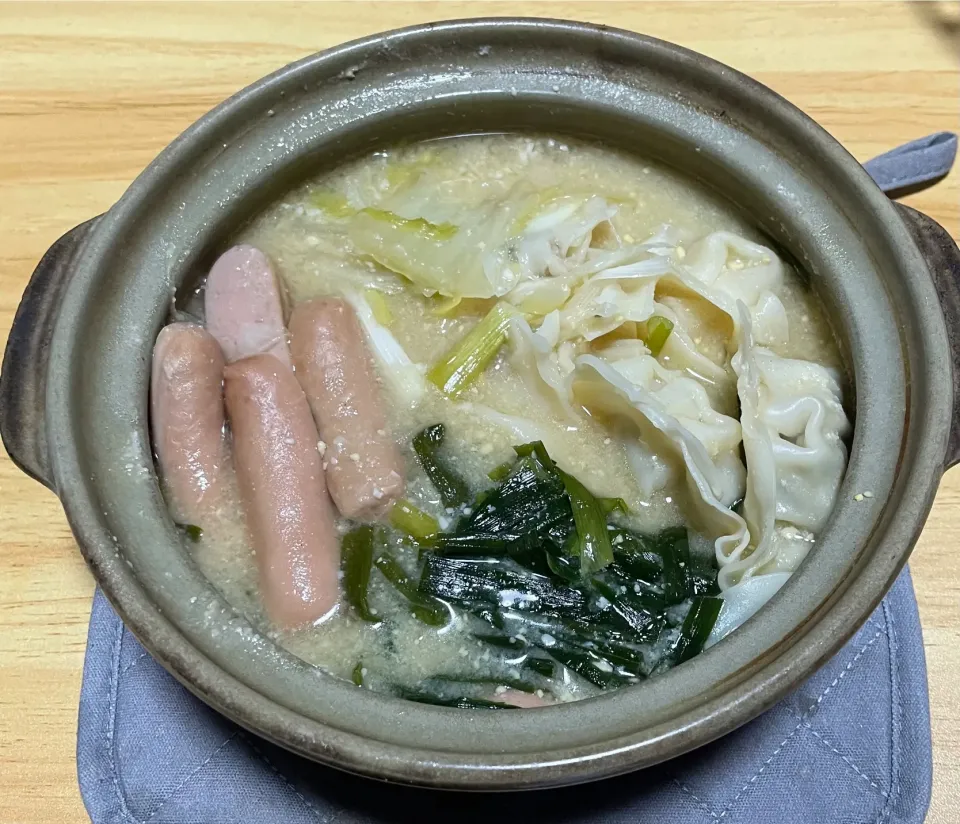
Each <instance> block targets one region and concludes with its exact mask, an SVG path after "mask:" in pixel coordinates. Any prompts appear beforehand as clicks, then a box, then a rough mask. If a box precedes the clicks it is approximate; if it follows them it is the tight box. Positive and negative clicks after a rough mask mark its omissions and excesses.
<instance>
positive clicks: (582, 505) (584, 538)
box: [557, 469, 613, 576]
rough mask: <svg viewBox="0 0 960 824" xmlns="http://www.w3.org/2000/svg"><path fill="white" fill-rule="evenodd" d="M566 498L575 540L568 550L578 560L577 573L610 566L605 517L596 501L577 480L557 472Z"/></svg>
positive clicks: (610, 548)
mask: <svg viewBox="0 0 960 824" xmlns="http://www.w3.org/2000/svg"><path fill="white" fill-rule="evenodd" d="M557 472H558V473H559V474H560V477H561V478H562V479H563V486H564V489H566V491H567V495H568V496H569V497H570V506H571V507H572V509H573V520H574V523H575V524H576V527H577V531H576V538H575V539H574V540H573V541H572V545H571V546H570V551H571V552H572V554H573V555H575V556H577V557H578V558H579V559H580V573H581V575H584V576H587V575H590V574H591V573H594V572H597V571H598V570H601V569H603V568H604V567H605V566H609V565H610V564H612V563H613V547H612V546H611V545H610V534H609V532H608V531H607V516H606V514H605V513H604V511H603V507H602V506H601V505H600V502H599V501H598V500H597V499H596V498H595V497H594V496H593V494H592V493H591V492H590V490H588V489H587V488H586V487H585V486H584V485H583V484H582V483H580V481H578V480H577V479H576V478H574V477H573V475H569V474H567V473H566V472H564V471H563V470H562V469H558V470H557Z"/></svg>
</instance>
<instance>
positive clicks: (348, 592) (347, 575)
mask: <svg viewBox="0 0 960 824" xmlns="http://www.w3.org/2000/svg"><path fill="white" fill-rule="evenodd" d="M373 543H374V529H373V527H371V526H361V527H357V528H356V529H354V530H353V531H351V532H348V533H347V534H346V535H344V536H343V541H342V543H341V548H342V552H343V590H344V593H343V594H344V597H345V598H346V600H347V603H348V604H350V606H352V607H353V608H354V609H355V610H356V611H357V614H358V615H359V616H360V617H361V618H362V619H363V620H364V621H368V622H370V623H376V622H377V621H379V620H380V619H379V618H377V616H376V615H375V614H374V613H373V612H371V610H370V606H369V604H368V603H367V588H368V586H369V584H370V572H371V570H372V569H373Z"/></svg>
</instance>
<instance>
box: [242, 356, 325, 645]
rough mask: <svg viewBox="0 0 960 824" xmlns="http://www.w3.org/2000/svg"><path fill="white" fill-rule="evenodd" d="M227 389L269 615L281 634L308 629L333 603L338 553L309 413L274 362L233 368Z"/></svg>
mask: <svg viewBox="0 0 960 824" xmlns="http://www.w3.org/2000/svg"><path fill="white" fill-rule="evenodd" d="M224 386H225V393H226V401H227V415H228V417H229V418H230V425H231V427H232V429H233V455H234V464H235V466H236V473H237V481H238V483H239V486H240V494H241V497H242V500H243V506H244V512H245V514H246V521H247V526H248V528H249V530H250V534H251V536H252V538H253V545H254V549H255V550H256V554H257V563H258V566H259V568H260V581H261V591H262V593H263V599H264V604H265V606H266V609H267V614H268V615H269V616H270V618H271V619H272V620H273V621H274V622H275V623H276V624H278V625H280V626H283V627H288V628H293V627H298V626H302V625H303V624H308V623H312V622H314V621H316V620H318V619H319V618H322V617H323V616H325V615H326V614H327V613H329V612H330V610H331V609H333V607H334V606H335V605H336V603H337V597H338V573H339V569H340V546H339V543H338V540H337V533H336V528H335V524H334V511H333V506H332V504H331V503H330V498H329V496H328V495H327V490H326V486H325V484H324V476H323V468H322V466H321V464H320V453H319V452H318V451H317V441H318V436H317V429H316V426H315V425H314V423H313V417H312V416H311V414H310V407H309V405H308V404H307V399H306V398H305V397H304V395H303V390H302V389H301V388H300V384H298V383H297V379H296V378H295V377H294V375H293V372H291V371H290V369H289V368H287V367H286V366H284V365H283V364H282V363H280V361H279V360H277V359H276V358H275V357H273V356H272V355H254V356H252V357H249V358H244V359H242V360H238V361H236V362H234V363H232V364H230V365H229V366H227V368H226V369H225V370H224Z"/></svg>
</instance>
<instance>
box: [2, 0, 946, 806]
mask: <svg viewBox="0 0 960 824" xmlns="http://www.w3.org/2000/svg"><path fill="white" fill-rule="evenodd" d="M487 14H495V15H512V14H528V15H538V16H548V17H568V18H576V19H583V20H591V21H595V22H602V23H607V24H610V25H614V26H620V27H623V28H629V29H635V30H637V31H642V32H645V33H647V34H652V35H655V36H658V37H662V38H665V39H667V40H672V41H674V42H677V43H681V44H683V45H685V46H687V47H689V48H692V49H695V50H697V51H700V52H703V53H705V54H708V55H710V56H712V57H714V58H717V59H719V60H721V61H723V62H725V63H728V64H730V65H732V66H734V67H736V68H737V69H740V70H741V71H744V72H747V73H749V74H751V75H753V76H754V77H756V78H757V79H759V80H760V81H761V82H763V83H766V84H768V85H769V86H771V87H772V88H774V89H775V90H777V91H778V92H780V93H781V94H782V95H784V96H785V97H787V98H789V99H790V100H792V101H793V102H794V103H796V104H797V105H799V106H800V107H801V108H803V109H804V110H805V111H807V112H808V113H809V114H810V115H811V116H813V117H814V118H815V119H817V120H818V121H819V122H820V123H822V124H823V125H824V126H825V127H826V128H827V129H828V130H829V131H830V132H831V133H833V134H834V135H835V136H836V137H837V138H838V139H839V140H840V141H841V142H842V143H844V144H845V145H846V146H847V147H848V148H849V150H850V151H851V152H852V153H853V154H854V155H855V156H856V157H857V158H858V159H861V160H866V159H867V158H869V157H871V156H872V155H875V154H877V153H879V152H881V151H884V150H885V149H887V148H890V147H892V146H895V145H896V144H898V143H902V142H904V141H907V140H910V139H912V138H915V137H919V136H921V135H924V134H927V133H929V132H933V131H937V130H941V129H954V130H956V129H957V127H958V123H957V120H958V88H960V86H958V77H960V74H958V64H960V50H958V46H960V41H958V36H960V34H958V32H960V7H958V5H957V4H956V3H934V4H929V5H924V6H920V5H909V4H900V3H876V2H871V3H837V4H833V3H831V4H826V3H824V4H808V3H801V2H794V3H785V4H774V3H766V2H750V3H726V2H712V3H703V4H697V3H677V2H664V3H649V4H648V3H642V2H623V3H617V2H522V0H515V1H514V2H510V3H489V2H384V3H367V2H359V0H351V1H350V2H336V3H314V4H307V5H299V4H288V3H270V4H262V5H261V4H254V3H242V4H237V5H227V4H218V3H212V4H206V3H188V4H166V3H150V4H145V5H134V4H127V3H103V4H98V5H88V4H79V3H67V4H62V5H58V4H53V3H49V4H48V3H27V4H0V344H2V343H4V342H5V340H6V333H7V330H8V329H9V326H10V323H11V322H12V319H13V313H14V310H15V309H16V306H17V303H18V301H19V298H20V294H21V292H22V291H23V288H24V286H25V285H26V283H27V279H28V278H29V276H30V273H31V271H32V269H33V266H34V264H35V263H36V261H37V260H39V258H40V256H41V255H42V254H43V252H44V251H45V250H46V248H47V247H48V246H49V245H50V244H51V243H52V242H53V241H54V240H55V239H56V238H57V237H58V236H59V235H60V234H62V233H63V232H64V231H66V230H67V229H69V228H70V227H72V226H74V225H76V224H77V223H80V222H81V221H83V220H85V219H86V218H88V217H91V216H92V215H95V214H97V213H99V212H101V211H103V210H105V209H107V208H108V207H109V206H110V205H111V204H112V203H114V201H116V200H117V198H118V197H119V196H120V195H121V194H122V193H123V191H124V189H125V188H126V186H127V185H128V184H129V183H130V181H131V180H132V179H133V178H134V176H135V175H136V174H137V173H138V172H140V170H141V169H142V168H143V167H144V166H146V165H147V164H148V163H149V162H150V160H151V159H153V157H154V156H155V155H156V154H157V153H158V152H159V151H160V150H161V149H162V148H163V147H164V146H165V145H166V144H167V143H168V142H169V141H170V140H171V139H172V138H174V137H175V136H176V135H177V134H178V133H179V132H181V131H182V130H183V129H184V128H185V127H186V126H188V125H189V124H190V123H192V122H193V121H194V120H195V119H196V118H198V117H199V116H200V115H202V114H203V113H204V112H205V111H207V110H208V109H209V108H211V107H212V106H214V105H215V104H216V103H218V102H220V101H221V100H222V99H223V98H225V97H226V96H228V95H230V94H231V93H233V92H234V91H236V90H237V89H239V88H240V87H242V86H244V85H246V84H247V83H250V82H252V81H254V80H256V79H257V78H259V77H261V76H262V75H264V74H267V73H268V72H271V71H273V70H274V69H276V68H279V67H280V66H282V65H284V64H286V63H288V62H290V61H292V60H295V59H297V58H300V57H303V56H305V55H307V54H310V53H312V52H314V51H317V50H319V49H323V48H325V47H327V46H332V45H334V44H336V43H339V42H342V41H344V40H349V39H352V38H355V37H359V36H361V35H366V34H369V33H372V32H375V31H377V30H382V29H387V28H393V27H395V26H403V25H408V24H412V23H417V22H421V21H427V20H436V19H441V18H451V17H473V16H482V15H487ZM958 181H960V174H958V173H956V172H955V173H954V174H953V175H951V176H950V177H949V178H948V179H947V180H946V181H944V182H943V183H941V184H940V185H939V186H937V187H936V188H935V189H933V190H931V191H928V192H925V193H922V194H919V195H916V196H914V197H912V198H910V199H909V200H908V202H909V203H910V204H911V205H912V206H914V207H916V208H918V209H921V210H923V211H925V212H927V213H928V214H929V215H931V216H932V217H934V218H935V219H937V220H938V221H940V222H941V223H943V224H944V225H945V226H946V227H947V228H948V230H949V231H950V232H951V234H952V235H953V236H954V237H955V238H956V237H957V236H958V229H960V199H958V193H960V183H958ZM958 534H960V471H957V470H954V471H952V472H949V473H948V474H947V475H946V477H945V479H944V481H943V483H942V485H941V488H940V494H939V496H938V498H937V501H936V505H935V507H934V510H933V513H932V515H931V516H930V520H929V522H928V524H927V527H926V529H925V531H924V533H923V536H922V538H921V540H920V543H919V545H918V547H917V550H916V553H915V555H914V556H913V562H912V567H913V573H914V580H915V583H916V588H917V595H918V598H919V602H920V611H921V615H922V619H923V627H924V640H925V646H926V653H927V663H928V667H929V680H930V694H931V696H930V704H931V711H932V717H933V740H934V760H935V773H934V790H933V803H932V807H931V812H930V816H929V818H928V821H930V822H935V823H936V824H947V822H956V821H958V820H960V812H958V811H960V790H958V787H960V547H958V544H957V541H958ZM92 592H93V582H92V579H91V577H90V575H89V573H88V572H87V570H86V568H85V567H84V565H83V562H82V561H81V559H80V556H79V553H78V552H77V550H76V547H75V544H74V541H73V539H72V536H71V534H70V531H69V529H68V527H67V524H66V521H65V519H64V516H63V512H62V510H61V508H60V505H59V503H58V502H57V499H56V498H55V497H54V496H53V495H52V494H51V493H49V492H47V491H46V490H45V489H43V488H42V487H41V486H39V485H38V484H37V483H35V482H33V481H31V480H29V479H28V478H26V477H25V476H24V475H22V474H21V473H20V472H19V471H18V470H17V469H16V468H15V467H14V466H13V464H12V463H11V462H10V461H9V460H8V459H7V458H6V456H5V455H4V456H3V457H2V458H0V822H2V824H8V823H12V822H17V824H28V822H29V823H32V822H68V823H69V822H81V821H85V820H87V818H86V814H85V812H84V809H83V805H82V802H81V800H80V795H79V792H78V790H77V782H76V765H75V754H74V751H75V743H76V717H77V698H78V692H79V686H80V675H81V667H82V664H83V652H84V645H85V637H86V629H87V619H88V615H89V608H90V597H91V594H92Z"/></svg>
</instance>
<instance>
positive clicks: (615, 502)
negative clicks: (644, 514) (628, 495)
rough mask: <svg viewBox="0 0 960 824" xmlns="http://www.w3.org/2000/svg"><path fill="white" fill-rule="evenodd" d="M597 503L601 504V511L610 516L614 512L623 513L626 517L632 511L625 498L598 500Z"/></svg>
mask: <svg viewBox="0 0 960 824" xmlns="http://www.w3.org/2000/svg"><path fill="white" fill-rule="evenodd" d="M597 503H598V504H600V509H602V510H603V514H604V515H609V514H611V513H612V512H622V513H623V514H624V515H626V514H627V513H628V512H629V511H630V510H629V509H628V508H627V502H626V501H625V500H623V498H597Z"/></svg>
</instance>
